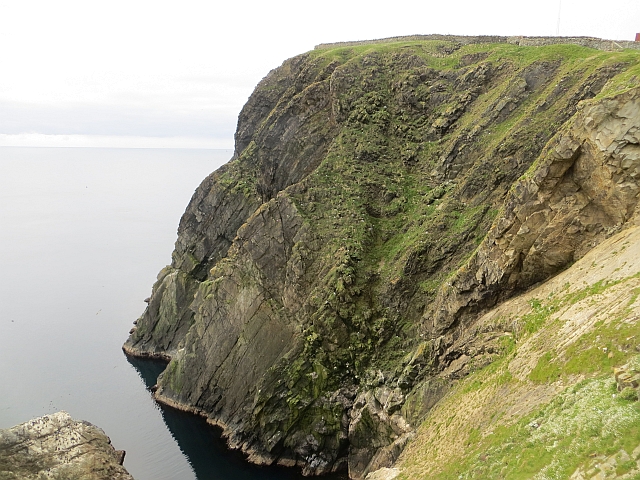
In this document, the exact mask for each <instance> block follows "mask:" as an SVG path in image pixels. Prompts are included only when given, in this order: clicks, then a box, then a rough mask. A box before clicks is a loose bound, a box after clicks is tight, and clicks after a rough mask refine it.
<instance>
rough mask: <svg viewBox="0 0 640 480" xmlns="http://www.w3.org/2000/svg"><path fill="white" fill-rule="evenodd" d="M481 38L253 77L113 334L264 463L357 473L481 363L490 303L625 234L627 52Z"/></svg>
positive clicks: (633, 196)
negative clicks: (211, 162)
mask: <svg viewBox="0 0 640 480" xmlns="http://www.w3.org/2000/svg"><path fill="white" fill-rule="evenodd" d="M496 38H497V39H496V40H495V41H493V40H491V39H487V38H482V39H475V40H474V39H473V38H469V39H461V38H459V37H455V38H454V37H451V38H449V37H437V38H436V37H429V38H408V39H393V40H390V41H387V42H382V43H373V44H366V43H365V44H357V45H334V46H331V45H329V46H321V47H318V48H317V49H316V50H314V51H312V52H309V53H307V54H304V55H300V56H298V57H295V58H293V59H291V60H287V61H286V62H285V63H284V64H283V65H282V66H281V67H279V68H278V69H276V70H274V71H272V72H270V73H269V75H268V76H267V77H265V79H264V80H263V81H262V82H261V83H260V84H259V85H258V87H257V88H256V90H255V92H254V94H253V95H252V96H251V98H250V99H249V101H248V102H247V105H246V106H245V107H244V108H243V110H242V112H241V114H240V117H239V120H238V129H237V132H236V149H235V153H234V157H233V159H232V160H231V161H230V162H229V163H228V164H227V165H225V166H224V167H223V168H221V169H220V170H218V171H216V172H214V173H212V174H211V175H210V176H209V177H208V178H207V179H205V181H204V182H203V183H202V184H201V185H200V187H199V188H198V189H197V191H196V192H195V194H194V196H193V198H192V199H191V202H190V203H189V206H188V207H187V210H186V212H185V214H184V216H183V217H182V219H181V222H180V226H179V229H178V240H177V242H176V248H175V251H174V253H173V257H172V263H171V265H169V266H167V267H166V268H165V269H164V270H162V271H161V272H160V274H159V276H158V281H157V282H156V284H155V285H154V287H153V291H152V295H151V297H150V300H149V305H148V307H147V309H146V310H145V312H144V314H143V315H142V316H141V317H140V318H139V319H138V320H137V322H136V326H135V327H134V329H133V330H132V333H131V336H130V338H129V339H128V340H127V342H126V343H125V346H124V350H125V351H126V352H127V353H128V354H132V355H137V356H153V357H160V358H165V359H167V360H170V362H169V364H168V366H167V369H166V370H165V372H164V373H163V374H162V375H161V377H160V378H159V381H158V388H157V390H156V393H155V395H156V398H157V399H158V400H160V401H162V402H165V403H167V404H170V405H174V406H176V407H178V408H182V409H185V410H189V411H193V412H196V413H199V414H201V415H204V416H206V417H207V418H208V419H209V421H211V422H212V423H216V424H218V425H221V426H222V427H223V428H224V430H225V435H226V436H227V438H228V441H229V444H230V445H231V446H232V447H234V448H240V449H242V450H244V451H245V452H246V453H247V454H248V455H249V459H250V460H251V461H254V462H256V463H262V464H271V463H279V464H282V465H289V466H292V465H297V466H300V467H302V469H303V472H304V473H305V474H321V473H326V472H330V471H336V470H341V469H345V468H348V469H349V473H350V476H351V477H352V478H356V479H361V478H365V476H366V475H369V474H371V473H373V472H374V471H379V470H380V469H381V468H385V467H390V466H391V465H392V463H393V462H394V461H395V460H396V459H397V457H398V455H399V454H400V453H401V451H402V450H403V448H404V447H405V445H406V444H407V442H410V441H411V439H412V438H413V436H414V433H415V428H416V426H417V425H418V424H419V423H420V422H421V421H422V420H423V419H424V418H425V416H426V415H428V414H429V411H430V410H431V409H432V408H433V407H434V406H436V405H438V404H439V401H440V400H441V398H442V397H443V396H444V395H446V394H447V392H448V391H449V389H450V388H451V386H452V385H453V383H454V382H455V381H456V380H457V379H459V378H462V377H464V376H465V375H467V374H468V373H469V372H471V371H473V369H477V368H480V367H482V366H484V365H487V364H489V363H491V362H492V361H493V360H494V359H495V358H496V352H498V351H499V350H500V342H501V341H502V340H501V339H500V338H501V337H500V335H497V334H495V332H485V333H486V334H484V333H483V334H481V335H479V336H475V337H474V338H469V336H468V332H470V331H475V330H474V328H475V327H474V325H476V323H477V321H478V318H480V316H481V315H482V314H483V313H485V312H486V311H488V310H489V309H490V308H492V307H493V306H495V305H497V304H500V303H501V302H504V301H505V300H507V299H508V298H510V297H512V296H514V295H517V294H518V293H521V292H522V291H524V290H526V289H527V288H529V287H531V286H532V285H534V284H536V283H537V282H541V281H544V280H545V279H547V278H549V277H551V276H553V275H555V274H557V273H558V272H560V271H562V270H563V269H564V268H566V267H568V266H569V265H571V264H572V263H573V262H575V261H577V260H578V259H579V258H581V257H582V256H583V255H585V254H586V253H587V252H588V251H589V250H590V249H592V248H593V247H595V246H597V245H598V244H599V243H600V242H602V241H603V240H605V239H606V238H608V237H610V236H611V235H613V234H614V233H615V232H617V231H620V230H622V229H625V228H627V227H628V226H629V225H631V224H633V222H634V221H635V219H636V218H637V194H638V192H639V191H640V190H639V185H638V183H637V181H636V179H637V178H638V175H639V174H640V156H639V151H640V150H639V149H640V146H639V144H640V138H639V134H638V125H639V122H640V103H639V98H640V89H638V87H637V76H636V75H638V73H639V72H638V64H639V62H640V57H639V55H638V53H637V52H633V51H629V50H624V51H622V50H621V51H618V50H620V48H618V47H616V48H615V49H613V50H616V51H611V52H605V51H599V50H594V49H591V48H587V47H585V46H579V45H578V44H581V45H589V46H591V47H594V48H602V49H609V47H610V45H611V44H610V43H607V42H601V43H598V42H595V41H592V40H594V39H581V40H580V41H577V40H576V41H573V40H571V39H564V40H566V41H564V40H563V41H557V42H554V41H552V40H549V39H546V40H544V39H527V38H520V39H519V40H517V41H516V40H513V39H504V41H503V39H502V37H496ZM463 40H464V41H463ZM490 40H491V41H490ZM587 40H588V41H587ZM557 43H561V44H557ZM522 45H536V46H522Z"/></svg>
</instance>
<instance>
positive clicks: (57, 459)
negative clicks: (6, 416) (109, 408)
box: [0, 412, 133, 480]
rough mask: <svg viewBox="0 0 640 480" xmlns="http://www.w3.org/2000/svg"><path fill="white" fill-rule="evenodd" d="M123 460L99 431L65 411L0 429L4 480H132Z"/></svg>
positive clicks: (119, 451)
mask: <svg viewBox="0 0 640 480" xmlns="http://www.w3.org/2000/svg"><path fill="white" fill-rule="evenodd" d="M123 460H124V451H121V450H115V449H114V448H113V446H112V445H111V441H110V440H109V437H107V436H106V435H105V433H104V432H103V431H102V430H100V429H99V428H97V427H95V426H94V425H92V424H90V423H88V422H78V421H75V420H73V419H72V418H71V417H70V416H69V414H68V413H66V412H58V413H54V414H51V415H45V416H44V417H40V418H35V419H33V420H30V421H28V422H26V423H23V424H21V425H18V426H16V427H13V428H9V429H6V430H0V478H2V479H3V480H5V479H6V480H10V479H16V480H17V479H20V480H29V479H33V480H36V479H37V480H43V479H60V480H62V479H65V480H133V477H132V476H131V475H129V474H128V473H127V471H126V470H125V468H124V467H123V466H122V462H123Z"/></svg>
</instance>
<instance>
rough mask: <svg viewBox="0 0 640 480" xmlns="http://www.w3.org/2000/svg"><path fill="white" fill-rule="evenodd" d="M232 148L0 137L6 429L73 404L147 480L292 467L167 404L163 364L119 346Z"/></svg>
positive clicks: (274, 472)
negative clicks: (182, 223) (205, 183)
mask: <svg viewBox="0 0 640 480" xmlns="http://www.w3.org/2000/svg"><path fill="white" fill-rule="evenodd" d="M232 153H233V152H232V151H231V150H204V149H203V150H198V149H115V148H113V149H111V148H28V147H0V266H1V274H0V428H9V427H11V426H14V425H17V424H19V423H22V422H26V421H27V420H29V419H31V418H34V417H38V416H41V415H45V414H48V413H54V412H57V411H60V410H64V411H67V412H68V413H69V414H71V416H72V417H74V418H75V419H79V420H86V421H89V422H91V423H93V424H95V425H97V426H99V427H100V428H102V429H103V430H104V431H105V432H106V434H107V435H108V436H109V437H110V438H111V441H112V444H113V445H114V446H115V448H116V449H120V450H125V451H126V457H125V462H124V465H125V467H126V468H127V470H128V471H129V473H131V475H133V477H134V478H135V479H136V480H230V479H233V480H243V479H255V480H290V479H298V478H303V477H302V476H301V474H300V472H299V471H298V470H295V469H283V468H271V467H269V468H265V467H257V466H254V465H251V464H249V463H247V462H246V461H245V459H244V457H243V455H242V454H240V453H239V452H236V451H230V450H228V449H227V448H226V446H225V443H224V440H223V439H221V436H220V431H219V430H218V429H217V428H215V427H212V426H210V425H208V424H207V423H206V422H205V421H204V419H202V418H200V417H196V416H193V415H191V414H187V413H184V412H179V411H176V410H173V409H170V408H166V407H162V406H160V405H158V404H156V403H155V402H154V400H153V397H152V396H151V392H150V390H149V389H150V387H151V386H152V385H153V384H154V383H155V380H156V378H157V375H158V374H159V373H160V372H161V371H162V369H163V368H164V365H163V364H161V363H157V362H150V361H140V360H128V359H127V357H126V356H125V355H124V354H123V352H122V350H121V346H122V344H123V343H124V341H125V340H126V339H127V337H128V332H129V330H130V328H131V327H132V326H133V321H134V320H135V319H136V318H138V317H139V316H140V315H141V313H142V312H143V310H144V308H145V306H146V304H145V303H144V299H145V298H146V297H148V296H149V295H150V293H151V286H152V285H153V282H154V281H155V279H156V275H157V273H158V272H159V271H160V269H161V268H162V267H164V266H165V265H167V264H168V263H170V261H171V252H172V250H173V244H174V242H175V240H176V229H177V226H178V222H179V220H180V216H181V214H182V212H183V211H184V210H185V208H186V206H187V204H188V202H189V199H190V198H191V196H192V194H193V192H194V191H195V189H196V187H197V186H198V184H199V183H200V182H201V181H202V180H203V179H204V178H205V177H206V176H207V175H208V174H209V173H211V172H212V171H214V170H216V169H217V168H218V167H220V166H221V165H223V164H224V163H225V162H227V161H228V160H229V159H230V158H231V156H232Z"/></svg>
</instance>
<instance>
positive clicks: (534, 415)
mask: <svg viewBox="0 0 640 480" xmlns="http://www.w3.org/2000/svg"><path fill="white" fill-rule="evenodd" d="M638 293H640V228H639V227H634V228H632V229H629V230H626V231H623V232H621V233H619V234H617V235H616V236H614V237H612V238H611V239H609V240H607V241H606V242H604V243H603V244H602V245H600V246H599V247H597V248H595V249H594V250H592V251H591V252H590V253H589V254H587V255H586V256H585V257H584V258H582V259H581V260H580V261H578V262H577V263H575V264H574V265H573V266H572V267H571V268H569V269H568V270H566V271H564V272H563V273H561V274H559V275H558V276H556V277H554V278H553V280H551V281H549V282H547V283H545V284H544V285H542V286H540V287H538V288H536V289H534V290H531V291H529V292H527V293H526V294H524V295H522V296H519V297H517V298H514V299H512V300H509V301H507V302H505V303H503V304H502V305H500V307H498V308H496V309H494V310H492V311H491V312H490V313H488V314H486V315H484V316H483V317H482V318H481V319H480V320H479V321H478V322H477V324H476V325H475V327H474V330H473V331H470V332H468V333H467V335H468V336H469V337H476V338H477V337H479V336H481V335H488V334H490V333H493V334H494V335H496V336H497V337H498V339H499V342H498V344H499V345H500V349H499V350H498V351H497V352H496V353H497V358H496V360H495V361H494V362H493V363H492V364H491V365H490V366H488V367H485V368H482V369H479V370H477V371H475V372H473V373H471V374H470V375H469V376H467V377H466V378H464V380H461V381H459V382H458V383H457V384H456V385H455V387H454V388H453V389H452V390H451V391H450V392H449V394H448V395H447V396H446V397H445V398H444V399H443V400H442V401H441V402H440V404H439V405H438V406H437V407H435V408H434V409H433V410H432V411H431V412H430V413H429V415H428V417H427V419H426V420H425V422H424V423H423V424H422V426H421V427H420V428H419V429H418V433H417V435H416V437H415V439H414V441H413V442H412V443H411V444H410V445H409V447H408V448H407V449H406V450H405V452H404V453H403V455H402V457H401V459H400V462H399V466H401V470H402V473H401V474H400V475H399V476H398V478H438V479H448V478H451V479H454V478H455V479H458V478H513V479H517V478H523V479H524V478H540V479H542V478H592V477H594V476H595V475H597V474H600V475H603V474H604V475H607V476H606V478H638V476H640V467H639V466H638V464H637V462H636V459H638V458H639V457H640V403H639V402H638V401H637V399H638V395H637V389H635V388H631V387H632V384H631V383H629V385H628V387H627V388H626V389H625V388H624V387H625V384H624V380H623V379H622V377H621V376H620V374H618V379H619V380H620V381H619V382H618V383H616V378H615V377H614V370H613V368H612V367H616V366H617V367H621V366H623V365H627V369H626V370H628V372H629V373H633V372H634V371H635V372H636V374H637V373H638V372H640V370H639V369H640V355H639V352H640V323H639V322H638V318H639V317H640V302H639V301H638ZM450 369H451V367H450ZM619 386H620V387H622V388H619ZM616 472H617V473H616ZM574 474H575V475H574ZM572 475H574V476H572ZM624 475H627V476H624ZM601 478H605V477H601Z"/></svg>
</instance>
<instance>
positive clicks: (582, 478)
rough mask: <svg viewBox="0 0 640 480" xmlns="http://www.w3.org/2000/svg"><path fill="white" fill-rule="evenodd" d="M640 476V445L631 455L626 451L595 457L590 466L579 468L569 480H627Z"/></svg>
mask: <svg viewBox="0 0 640 480" xmlns="http://www.w3.org/2000/svg"><path fill="white" fill-rule="evenodd" d="M619 470H623V471H624V473H618V471H619ZM638 475H640V445H638V446H637V447H636V448H635V449H634V450H633V452H632V453H631V455H629V454H628V453H627V452H626V451H625V450H620V451H618V452H617V453H614V454H613V455H611V456H609V457H607V456H605V455H598V456H595V457H594V458H593V459H592V460H591V462H590V463H589V464H588V465H586V466H585V467H581V468H578V469H577V470H576V471H575V472H574V473H573V475H571V477H569V480H604V479H612V480H613V479H619V480H626V479H632V478H638Z"/></svg>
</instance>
